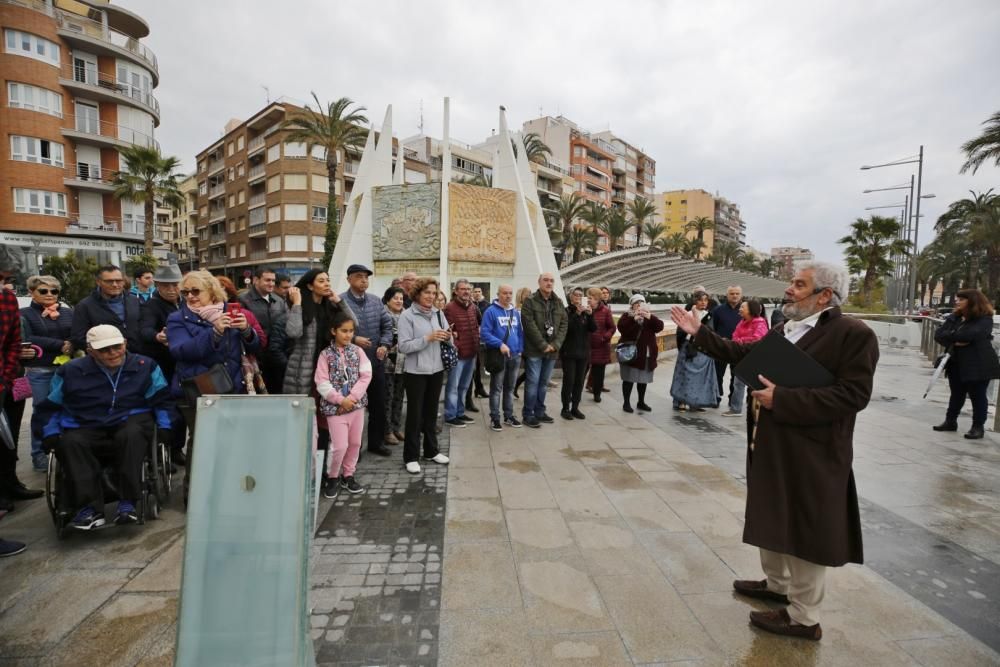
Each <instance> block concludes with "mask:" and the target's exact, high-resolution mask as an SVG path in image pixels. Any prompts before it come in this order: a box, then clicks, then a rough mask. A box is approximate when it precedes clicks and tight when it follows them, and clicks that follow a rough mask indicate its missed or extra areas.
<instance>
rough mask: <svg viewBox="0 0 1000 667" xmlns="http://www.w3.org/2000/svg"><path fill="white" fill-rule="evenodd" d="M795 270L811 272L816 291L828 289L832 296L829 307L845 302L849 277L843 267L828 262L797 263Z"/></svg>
mask: <svg viewBox="0 0 1000 667" xmlns="http://www.w3.org/2000/svg"><path fill="white" fill-rule="evenodd" d="M795 270H796V271H812V272H813V286H814V287H815V288H816V289H818V290H819V289H826V288H828V287H829V288H830V290H831V291H832V292H833V296H832V297H831V298H830V305H831V306H839V305H840V304H841V303H843V302H844V301H846V300H847V290H848V289H849V287H850V276H849V274H848V273H847V269H845V268H844V267H842V266H839V265H837V264H831V263H829V262H814V261H808V262H799V263H797V264H796V265H795Z"/></svg>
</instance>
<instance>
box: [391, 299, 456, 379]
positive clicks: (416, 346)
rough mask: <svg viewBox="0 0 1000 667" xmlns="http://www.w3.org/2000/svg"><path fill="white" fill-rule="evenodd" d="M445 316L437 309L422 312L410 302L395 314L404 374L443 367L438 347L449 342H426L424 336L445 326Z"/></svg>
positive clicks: (431, 372)
mask: <svg viewBox="0 0 1000 667" xmlns="http://www.w3.org/2000/svg"><path fill="white" fill-rule="evenodd" d="M447 328H448V318H446V317H445V316H444V313H442V312H441V311H440V310H438V309H437V308H434V307H433V306H432V307H431V310H430V312H425V311H424V310H423V309H421V308H420V306H418V305H417V304H413V305H412V306H410V307H409V308H407V309H406V310H404V311H403V314H402V315H400V316H399V344H398V347H399V351H400V352H402V353H403V354H405V355H406V362H405V366H404V367H403V372H404V373H412V374H414V375H433V374H434V373H438V372H440V371H443V370H444V364H443V363H441V346H442V345H450V344H451V343H441V342H439V341H434V342H433V343H428V342H427V339H426V338H425V336H427V334H429V333H431V332H432V331H434V330H436V329H447Z"/></svg>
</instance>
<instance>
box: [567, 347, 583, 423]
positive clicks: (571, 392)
mask: <svg viewBox="0 0 1000 667" xmlns="http://www.w3.org/2000/svg"><path fill="white" fill-rule="evenodd" d="M562 372H563V376H562V407H563V410H575V409H576V408H578V407H580V397H581V396H582V395H583V381H584V379H585V378H586V377H587V360H586V359H566V358H565V357H563V360H562Z"/></svg>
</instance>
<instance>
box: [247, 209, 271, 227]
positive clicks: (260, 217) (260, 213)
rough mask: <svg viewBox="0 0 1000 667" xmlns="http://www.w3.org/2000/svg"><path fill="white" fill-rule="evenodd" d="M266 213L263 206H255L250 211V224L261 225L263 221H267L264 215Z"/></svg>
mask: <svg viewBox="0 0 1000 667" xmlns="http://www.w3.org/2000/svg"><path fill="white" fill-rule="evenodd" d="M266 215H267V211H265V210H264V209H263V208H255V209H254V210H252V211H250V226H251V227H252V226H253V225H262V224H264V223H265V222H267V218H266V217H265V216H266Z"/></svg>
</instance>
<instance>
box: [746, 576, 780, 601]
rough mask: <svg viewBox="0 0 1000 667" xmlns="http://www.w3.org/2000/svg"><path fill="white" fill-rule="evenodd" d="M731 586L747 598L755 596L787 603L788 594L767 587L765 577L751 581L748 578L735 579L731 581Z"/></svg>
mask: <svg viewBox="0 0 1000 667" xmlns="http://www.w3.org/2000/svg"><path fill="white" fill-rule="evenodd" d="M733 588H734V589H735V590H736V592H737V593H739V594H740V595H746V596H747V597H748V598H757V599H760V600H772V601H773V602H781V603H782V604H788V596H787V595H785V594H784V593H776V592H774V591H772V590H768V588H767V579H764V580H763V581H751V580H749V579H737V580H736V581H734V582H733Z"/></svg>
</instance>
